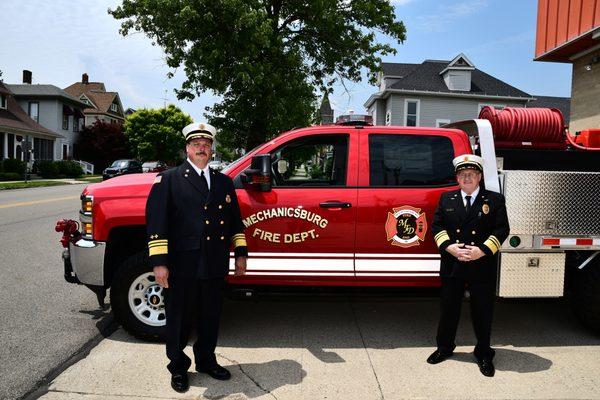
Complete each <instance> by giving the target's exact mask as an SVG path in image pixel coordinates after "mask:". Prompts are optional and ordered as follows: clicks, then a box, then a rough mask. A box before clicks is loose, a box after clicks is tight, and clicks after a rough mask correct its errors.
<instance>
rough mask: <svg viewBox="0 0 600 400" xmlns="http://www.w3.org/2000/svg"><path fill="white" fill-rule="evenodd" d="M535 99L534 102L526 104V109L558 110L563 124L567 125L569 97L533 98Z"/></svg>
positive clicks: (569, 112)
mask: <svg viewBox="0 0 600 400" xmlns="http://www.w3.org/2000/svg"><path fill="white" fill-rule="evenodd" d="M535 98H536V100H532V101H530V102H529V103H527V107H528V108H532V107H542V108H558V109H559V110H560V112H561V113H562V115H563V117H564V119H565V123H566V124H569V116H570V114H571V98H570V97H552V96H535Z"/></svg>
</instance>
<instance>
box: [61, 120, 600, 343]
mask: <svg viewBox="0 0 600 400" xmlns="http://www.w3.org/2000/svg"><path fill="white" fill-rule="evenodd" d="M523 110H525V109H522V110H517V109H505V110H503V111H502V112H498V111H495V110H493V109H484V110H483V111H482V115H481V117H482V119H477V120H471V121H465V122H460V123H454V124H451V125H450V126H448V127H445V128H415V127H391V126H370V125H367V124H355V123H353V124H352V125H330V126H315V127H309V128H303V129H296V130H292V131H289V132H286V133H283V134H281V135H279V136H278V137H276V138H275V139H273V140H271V141H269V142H267V143H264V144H263V145H261V146H259V147H258V148H256V149H254V150H253V151H251V152H249V153H248V154H246V155H245V156H243V157H242V158H240V159H238V160H237V161H236V162H234V163H233V164H231V165H230V166H229V167H228V168H227V169H226V170H225V171H224V173H225V174H227V175H228V176H230V177H231V178H232V179H233V181H234V183H235V187H236V190H237V195H238V198H239V202H240V206H241V211H242V216H243V222H244V225H245V227H246V237H247V240H248V248H249V251H250V258H249V259H248V270H247V274H246V275H245V276H240V277H234V276H233V275H231V276H230V277H229V283H230V284H231V286H232V287H235V288H245V289H252V290H260V288H261V287H264V286H265V285H282V286H288V285H308V286H388V287H390V286H395V287H399V286H405V287H406V286H410V287H435V286H438V285H439V277H438V272H439V264H440V256H439V253H438V250H437V247H436V245H435V242H434V240H433V236H432V233H431V229H430V224H431V220H432V217H433V213H434V211H435V208H436V206H437V202H438V199H439V196H440V194H441V193H442V192H444V191H448V190H454V189H456V188H457V184H456V182H455V180H454V173H453V169H452V159H453V158H454V157H455V156H457V155H460V154H464V153H472V152H475V153H477V154H479V155H481V156H482V157H483V159H484V162H485V165H484V182H485V185H486V187H487V188H488V189H489V190H495V191H498V192H502V193H504V194H505V196H506V201H507V209H508V213H509V219H510V224H511V235H510V236H509V239H508V240H507V241H506V243H505V244H504V245H503V247H502V249H501V261H500V262H501V265H500V268H499V279H498V291H497V294H498V296H500V297H509V298H510V297H512V298H515V297H521V298H527V297H561V296H563V295H564V294H565V293H566V292H568V293H570V294H572V295H573V299H574V304H575V310H576V312H577V314H578V316H579V317H580V319H581V320H582V321H583V322H584V323H585V324H586V325H587V326H589V327H590V328H592V329H594V330H597V331H600V257H597V255H598V253H600V251H599V250H600V220H599V218H598V215H597V213H598V210H600V196H599V193H598V191H599V189H600V152H597V151H591V150H588V147H586V144H588V145H589V143H590V141H591V140H596V138H597V137H598V136H597V135H598V132H591V133H590V132H587V133H585V137H584V136H581V135H579V136H577V137H575V138H573V137H570V135H569V134H568V133H566V136H565V131H564V128H563V126H562V116H559V114H557V112H556V111H553V110H543V109H529V110H525V111H523ZM531 110H533V111H531ZM583 139H585V140H583ZM154 177H155V174H138V175H127V176H122V177H118V178H114V179H111V180H109V181H106V182H102V183H98V184H93V185H90V186H88V187H86V188H85V189H84V191H83V193H82V195H81V201H82V208H81V211H80V222H79V223H77V222H76V221H66V220H61V221H59V223H58V225H57V231H62V232H63V238H62V244H63V246H64V247H65V250H64V252H63V259H64V264H65V279H66V280H67V281H68V282H73V283H81V284H84V285H86V286H88V287H89V288H90V289H92V290H93V291H94V292H95V293H96V294H97V296H98V299H99V301H100V303H101V304H103V301H104V297H105V293H106V289H107V288H109V287H110V288H111V291H110V293H111V296H110V297H111V298H110V300H111V306H112V308H113V310H114V312H115V315H116V317H117V319H118V320H119V322H120V323H121V324H122V325H123V326H124V328H125V329H127V330H128V331H129V332H130V333H132V334H133V335H135V336H138V337H142V338H156V337H160V336H162V335H163V330H164V323H165V312H164V306H163V299H162V289H161V288H160V286H158V285H157V284H156V282H155V280H154V276H153V274H152V271H151V269H150V268H149V267H148V266H147V250H146V246H147V244H146V233H145V215H144V210H145V203H146V198H147V195H148V193H149V190H150V187H151V185H152V182H153V181H154ZM78 226H79V228H78ZM231 272H233V263H232V265H231ZM565 284H566V286H565Z"/></svg>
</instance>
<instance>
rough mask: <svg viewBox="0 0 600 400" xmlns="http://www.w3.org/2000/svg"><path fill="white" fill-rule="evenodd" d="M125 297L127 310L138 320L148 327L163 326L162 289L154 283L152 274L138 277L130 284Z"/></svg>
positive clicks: (148, 273)
mask: <svg viewBox="0 0 600 400" xmlns="http://www.w3.org/2000/svg"><path fill="white" fill-rule="evenodd" d="M127 297H128V300H129V308H130V309H131V312H132V313H133V315H135V317H136V318H137V319H138V320H140V321H141V322H143V323H144V324H146V325H150V326H164V325H165V322H166V318H165V298H164V295H163V288H162V287H161V286H160V285H159V284H158V283H156V279H155V278H154V274H153V273H152V272H147V273H145V274H142V275H140V276H138V277H137V278H136V279H135V280H134V281H133V282H132V283H131V286H130V287H129V293H128V296H127Z"/></svg>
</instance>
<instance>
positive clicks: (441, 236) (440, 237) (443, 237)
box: [435, 231, 450, 247]
mask: <svg viewBox="0 0 600 400" xmlns="http://www.w3.org/2000/svg"><path fill="white" fill-rule="evenodd" d="M447 240H450V236H448V234H447V233H446V231H442V232H440V233H438V234H437V235H435V244H437V247H440V246H441V245H442V244H443V243H444V242H445V241H447Z"/></svg>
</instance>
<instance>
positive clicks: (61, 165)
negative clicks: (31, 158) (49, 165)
mask: <svg viewBox="0 0 600 400" xmlns="http://www.w3.org/2000/svg"><path fill="white" fill-rule="evenodd" d="M55 163H56V165H57V167H58V175H64V176H66V177H67V178H79V177H80V176H81V175H83V168H81V165H79V164H78V163H76V162H75V161H55Z"/></svg>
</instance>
